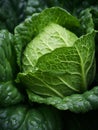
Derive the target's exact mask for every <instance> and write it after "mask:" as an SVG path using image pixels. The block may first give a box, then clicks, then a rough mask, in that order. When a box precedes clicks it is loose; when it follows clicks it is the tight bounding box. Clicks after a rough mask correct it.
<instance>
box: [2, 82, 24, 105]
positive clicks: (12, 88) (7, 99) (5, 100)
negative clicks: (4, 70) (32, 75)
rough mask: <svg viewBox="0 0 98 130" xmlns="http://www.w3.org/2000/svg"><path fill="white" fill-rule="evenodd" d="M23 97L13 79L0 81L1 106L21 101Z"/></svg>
mask: <svg viewBox="0 0 98 130" xmlns="http://www.w3.org/2000/svg"><path fill="white" fill-rule="evenodd" d="M22 100H23V97H22V95H21V93H20V92H19V90H18V89H17V87H16V85H15V83H13V81H7V82H2V83H0V106H10V105H14V104H16V103H19V102H21V101H22Z"/></svg>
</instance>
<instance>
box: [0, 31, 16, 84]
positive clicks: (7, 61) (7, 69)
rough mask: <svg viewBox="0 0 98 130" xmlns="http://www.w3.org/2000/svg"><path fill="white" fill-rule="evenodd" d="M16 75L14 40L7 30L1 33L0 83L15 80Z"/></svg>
mask: <svg viewBox="0 0 98 130" xmlns="http://www.w3.org/2000/svg"><path fill="white" fill-rule="evenodd" d="M15 73H16V54H15V48H14V38H13V35H12V34H10V33H9V32H8V31H6V30H1V31H0V82H4V81H9V80H12V79H14V77H15Z"/></svg>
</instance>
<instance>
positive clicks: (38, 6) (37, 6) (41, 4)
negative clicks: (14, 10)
mask: <svg viewBox="0 0 98 130" xmlns="http://www.w3.org/2000/svg"><path fill="white" fill-rule="evenodd" d="M47 7H49V6H47V2H46V1H45V0H43V1H42V0H36V1H35V0H28V1H27V4H26V8H25V15H26V17H31V15H32V14H33V13H39V12H41V11H42V10H43V9H45V8H47Z"/></svg>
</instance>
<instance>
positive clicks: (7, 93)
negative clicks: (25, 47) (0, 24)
mask: <svg viewBox="0 0 98 130" xmlns="http://www.w3.org/2000/svg"><path fill="white" fill-rule="evenodd" d="M16 68H17V67H16V54H15V48H14V38H13V35H12V34H10V33H9V32H8V31H6V30H1V31H0V106H7V105H12V104H15V103H18V102H20V101H22V99H23V97H22V95H21V93H20V92H19V90H18V89H17V88H16V85H15V84H14V78H15V77H16Z"/></svg>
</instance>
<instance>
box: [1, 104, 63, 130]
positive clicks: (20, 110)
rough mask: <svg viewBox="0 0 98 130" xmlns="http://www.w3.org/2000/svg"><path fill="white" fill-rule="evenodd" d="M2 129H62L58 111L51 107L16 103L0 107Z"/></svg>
mask: <svg viewBox="0 0 98 130" xmlns="http://www.w3.org/2000/svg"><path fill="white" fill-rule="evenodd" d="M0 129H2V130H27V129H28V130H31V129H32V130H62V123H61V117H60V113H59V112H58V111H57V110H56V109H53V108H51V107H44V106H43V107H39V108H36V109H32V108H28V107H27V106H23V105H17V106H12V107H8V108H0Z"/></svg>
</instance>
